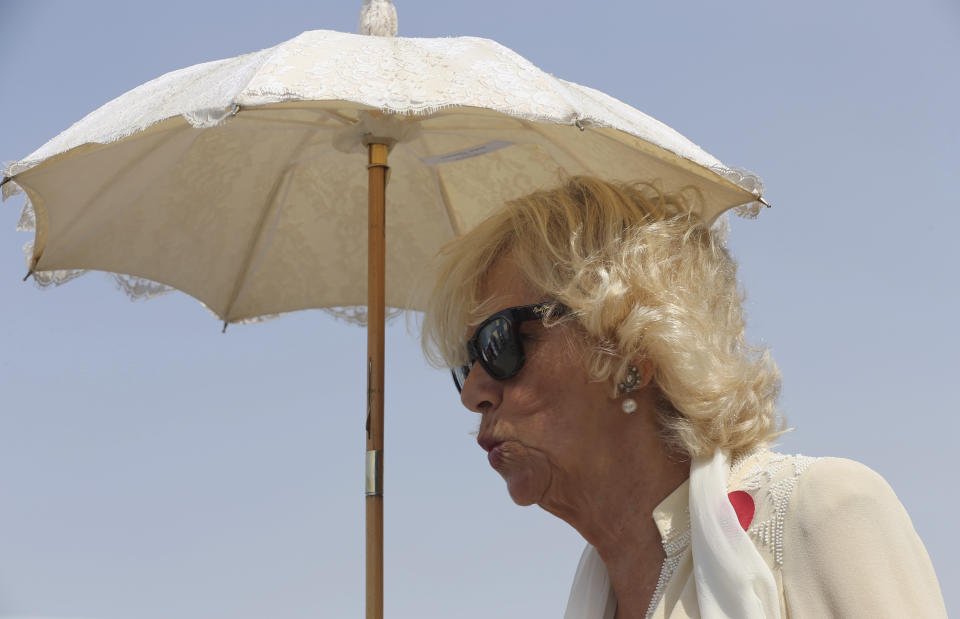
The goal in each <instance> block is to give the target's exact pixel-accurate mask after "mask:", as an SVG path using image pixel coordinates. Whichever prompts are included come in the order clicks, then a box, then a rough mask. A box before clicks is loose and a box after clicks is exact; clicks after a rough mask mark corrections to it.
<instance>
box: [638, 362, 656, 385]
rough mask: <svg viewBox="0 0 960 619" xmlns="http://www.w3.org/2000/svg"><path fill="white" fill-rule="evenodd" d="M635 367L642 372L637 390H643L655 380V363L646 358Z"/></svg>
mask: <svg viewBox="0 0 960 619" xmlns="http://www.w3.org/2000/svg"><path fill="white" fill-rule="evenodd" d="M635 365H636V367H637V369H638V370H640V383H639V384H638V385H637V388H638V389H643V388H644V387H646V386H647V385H649V384H650V381H652V380H653V369H654V368H653V361H651V360H650V359H649V358H646V357H644V358H643V359H641V360H640V361H637V362H636V363H635Z"/></svg>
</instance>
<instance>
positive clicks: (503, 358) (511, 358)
mask: <svg viewBox="0 0 960 619" xmlns="http://www.w3.org/2000/svg"><path fill="white" fill-rule="evenodd" d="M477 354H479V355H480V359H481V361H482V362H483V366H484V368H486V370H487V372H489V373H490V376H492V377H493V378H496V379H497V380H503V379H504V378H509V377H511V376H513V375H514V374H516V373H517V371H518V370H519V369H520V360H521V359H522V358H523V351H522V350H521V349H520V343H519V342H518V341H516V339H515V338H514V334H513V329H512V328H511V325H510V321H508V320H507V319H506V318H502V317H501V318H495V319H494V320H491V321H490V322H488V323H487V324H485V325H484V326H483V328H482V329H481V330H480V332H479V334H478V337H477Z"/></svg>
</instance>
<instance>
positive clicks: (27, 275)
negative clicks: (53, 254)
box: [23, 269, 33, 281]
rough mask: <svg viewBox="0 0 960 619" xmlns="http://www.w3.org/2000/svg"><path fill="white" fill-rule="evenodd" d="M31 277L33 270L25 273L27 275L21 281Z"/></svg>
mask: <svg viewBox="0 0 960 619" xmlns="http://www.w3.org/2000/svg"><path fill="white" fill-rule="evenodd" d="M31 275H33V269H30V270H29V271H27V274H26V275H24V276H23V281H27V280H28V279H30V276H31Z"/></svg>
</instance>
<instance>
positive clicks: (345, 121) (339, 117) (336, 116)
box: [237, 106, 357, 126]
mask: <svg viewBox="0 0 960 619" xmlns="http://www.w3.org/2000/svg"><path fill="white" fill-rule="evenodd" d="M287 110H299V111H306V112H319V113H320V114H323V115H324V116H328V117H330V118H332V119H333V120H336V121H337V122H339V123H340V124H342V125H348V126H349V125H353V124H355V123H356V122H357V121H356V119H354V118H350V117H349V116H347V115H345V114H340V113H338V112H334V111H331V110H328V109H325V108H322V107H310V106H302V107H301V106H284V107H267V106H263V107H245V108H241V111H242V112H244V113H246V114H249V113H250V112H283V111H287ZM237 117H238V118H242V117H243V114H237Z"/></svg>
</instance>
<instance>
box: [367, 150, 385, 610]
mask: <svg viewBox="0 0 960 619" xmlns="http://www.w3.org/2000/svg"><path fill="white" fill-rule="evenodd" d="M387 150H388V147H387V145H386V144H373V143H371V144H368V145H367V153H368V162H367V173H368V177H369V178H368V180H369V202H368V205H369V210H368V220H367V226H368V239H367V242H368V253H367V456H366V466H367V470H366V511H367V590H366V594H367V606H366V608H367V619H383V366H384V362H383V355H384V318H385V312H386V308H385V304H386V291H385V282H386V273H385V270H386V233H385V222H386V181H387V170H388V168H387Z"/></svg>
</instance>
